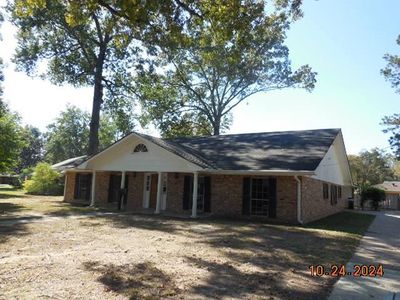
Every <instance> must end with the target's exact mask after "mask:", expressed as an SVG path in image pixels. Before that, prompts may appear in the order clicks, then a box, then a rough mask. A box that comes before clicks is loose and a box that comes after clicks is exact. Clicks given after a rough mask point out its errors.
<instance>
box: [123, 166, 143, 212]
mask: <svg viewBox="0 0 400 300" xmlns="http://www.w3.org/2000/svg"><path fill="white" fill-rule="evenodd" d="M127 174H128V176H129V179H128V180H129V182H128V195H127V197H128V199H127V204H126V210H129V211H138V210H141V209H142V207H143V182H144V173H141V172H135V173H127Z"/></svg>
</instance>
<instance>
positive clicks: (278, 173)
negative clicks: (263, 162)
mask: <svg viewBox="0 0 400 300" xmlns="http://www.w3.org/2000/svg"><path fill="white" fill-rule="evenodd" d="M201 173H213V174H221V175H264V176H265V175H272V176H296V175H298V176H310V175H315V172H314V171H307V170H216V169H204V170H202V171H201Z"/></svg>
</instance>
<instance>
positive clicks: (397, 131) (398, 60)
mask: <svg viewBox="0 0 400 300" xmlns="http://www.w3.org/2000/svg"><path fill="white" fill-rule="evenodd" d="M397 44H398V45H399V46H400V35H399V37H398V38H397ZM383 58H384V59H385V60H386V62H387V65H386V67H385V68H383V69H382V70H381V73H382V75H383V76H384V77H385V79H386V80H387V81H389V82H390V83H391V85H392V87H393V88H394V89H395V91H396V93H399V94H400V56H399V55H394V54H388V53H387V54H385V56H384V57H383ZM381 125H383V126H385V129H384V130H383V132H385V133H391V136H390V137H389V143H390V145H391V147H392V149H393V151H394V153H395V155H396V157H397V158H398V159H399V158H400V114H394V115H391V116H385V117H384V118H383V119H382V123H381Z"/></svg>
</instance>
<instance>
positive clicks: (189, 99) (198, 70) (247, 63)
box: [137, 0, 316, 136]
mask: <svg viewBox="0 0 400 300" xmlns="http://www.w3.org/2000/svg"><path fill="white" fill-rule="evenodd" d="M300 3H301V2H300V1H275V5H273V4H272V3H270V2H267V1H239V0H235V1H223V0H217V1H212V2H211V1H198V2H196V4H195V5H194V6H193V7H194V8H193V10H194V11H196V12H197V14H198V15H199V16H201V18H194V19H193V20H192V22H190V23H188V24H187V25H186V26H184V28H183V31H182V33H181V36H180V39H181V41H182V43H181V44H180V45H183V46H176V47H171V46H170V45H169V47H163V46H162V45H161V46H160V47H158V48H157V49H156V52H155V53H156V54H157V57H156V58H155V59H154V64H155V67H154V68H149V69H148V70H144V71H143V72H141V73H140V74H139V76H138V79H137V83H138V87H137V93H138V95H139V99H140V100H141V104H142V107H143V111H144V115H143V116H142V122H143V124H148V123H150V122H153V123H154V124H155V125H156V127H157V128H159V129H160V130H161V132H162V134H163V135H164V136H170V135H171V128H173V127H174V126H173V125H174V124H181V123H182V122H184V121H185V120H191V121H192V123H194V124H196V125H197V126H196V127H197V128H199V129H203V130H198V131H199V132H204V129H207V128H210V127H211V132H210V133H212V134H214V135H217V134H220V132H221V131H223V130H224V129H226V128H227V127H229V125H230V119H231V112H232V110H233V109H234V108H235V107H237V106H238V105H239V104H240V103H241V102H243V101H244V100H245V99H247V98H248V97H250V96H251V95H253V94H255V93H259V92H267V91H271V90H275V89H283V88H288V87H298V88H305V89H306V90H309V91H310V90H312V89H313V88H314V84H315V82H316V80H315V75H316V73H315V72H313V71H312V70H311V68H310V67H309V66H308V65H304V66H302V67H300V68H298V69H296V70H294V69H293V68H292V66H291V62H290V59H289V49H288V48H287V46H286V45H285V39H286V33H287V31H288V30H289V28H290V24H291V23H292V22H293V21H294V20H295V19H296V18H298V17H300V16H301V11H300V9H299V5H300ZM289 4H292V5H294V4H296V5H297V6H292V5H289ZM293 7H296V10H293ZM206 131H207V130H206Z"/></svg>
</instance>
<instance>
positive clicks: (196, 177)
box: [192, 172, 199, 218]
mask: <svg viewBox="0 0 400 300" xmlns="http://www.w3.org/2000/svg"><path fill="white" fill-rule="evenodd" d="M193 175H194V176H193V201H192V218H196V217H197V190H198V183H199V174H198V173H197V172H195V173H193Z"/></svg>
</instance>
